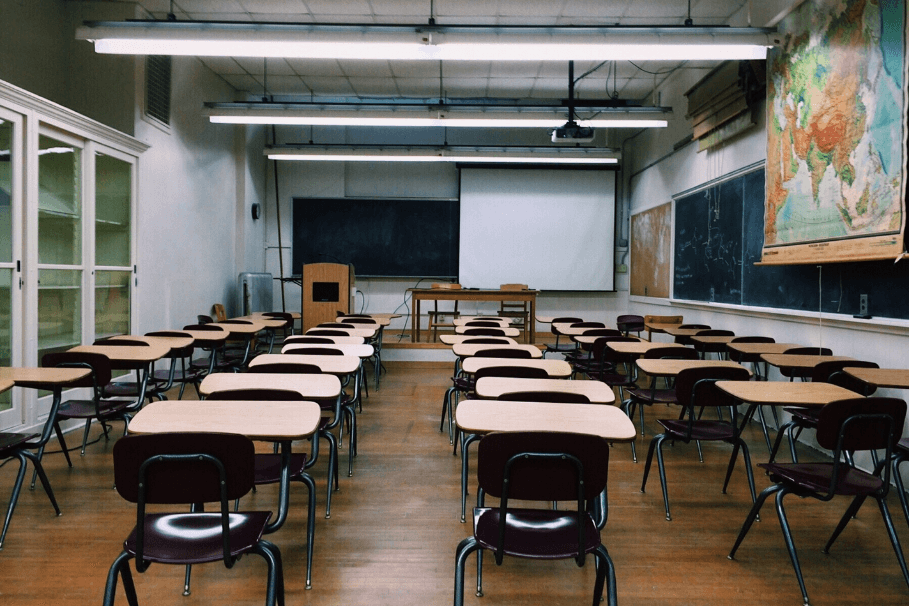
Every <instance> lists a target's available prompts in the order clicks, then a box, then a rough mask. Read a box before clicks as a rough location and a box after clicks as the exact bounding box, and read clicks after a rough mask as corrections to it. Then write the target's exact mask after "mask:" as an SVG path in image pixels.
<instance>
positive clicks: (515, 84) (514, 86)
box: [489, 78, 535, 98]
mask: <svg viewBox="0 0 909 606" xmlns="http://www.w3.org/2000/svg"><path fill="white" fill-rule="evenodd" d="M534 80H535V78H490V79H489V90H490V95H491V96H494V97H506V98H522V97H527V96H528V95H529V94H530V89H531V88H533V83H534ZM492 91H495V93H494V94H493V92H492Z"/></svg>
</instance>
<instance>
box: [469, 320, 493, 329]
mask: <svg viewBox="0 0 909 606" xmlns="http://www.w3.org/2000/svg"><path fill="white" fill-rule="evenodd" d="M464 326H477V327H480V326H485V327H487V328H499V327H501V326H502V322H496V321H492V320H471V321H469V322H465V323H464Z"/></svg>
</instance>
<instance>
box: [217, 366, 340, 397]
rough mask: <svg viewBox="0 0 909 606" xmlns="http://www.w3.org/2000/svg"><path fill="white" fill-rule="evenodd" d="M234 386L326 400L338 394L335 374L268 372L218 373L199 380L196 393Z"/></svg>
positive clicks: (227, 388) (222, 389)
mask: <svg viewBox="0 0 909 606" xmlns="http://www.w3.org/2000/svg"><path fill="white" fill-rule="evenodd" d="M234 389H283V390H287V391H296V392H297V393H299V394H300V395H302V396H303V397H304V398H307V399H312V400H328V399H331V398H337V397H338V396H340V395H341V381H340V380H339V379H338V377H336V376H334V375H325V374H323V375H290V374H287V375H285V374H271V373H264V374H263V373H252V372H246V373H229V372H219V373H215V374H213V375H208V376H207V377H205V378H204V379H202V384H201V385H200V386H199V392H200V393H201V394H202V395H203V396H208V395H211V394H213V393H215V392H216V391H228V390H234Z"/></svg>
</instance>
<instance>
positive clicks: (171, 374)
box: [145, 330, 206, 400]
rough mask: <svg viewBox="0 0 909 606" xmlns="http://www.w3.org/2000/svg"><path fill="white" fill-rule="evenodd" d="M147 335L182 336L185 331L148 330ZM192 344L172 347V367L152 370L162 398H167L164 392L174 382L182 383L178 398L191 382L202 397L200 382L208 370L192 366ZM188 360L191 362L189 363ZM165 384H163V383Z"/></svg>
mask: <svg viewBox="0 0 909 606" xmlns="http://www.w3.org/2000/svg"><path fill="white" fill-rule="evenodd" d="M145 336H147V337H182V336H184V335H183V333H181V332H177V331H167V330H161V331H156V332H147V333H145ZM193 349H194V347H193V346H192V345H188V346H186V347H181V348H178V349H171V352H170V353H169V354H168V356H167V357H168V358H169V359H170V368H169V369H168V370H158V371H152V376H151V379H152V380H153V381H154V382H155V383H156V384H159V385H161V387H160V393H161V394H162V398H163V399H166V396H164V395H163V394H164V393H166V392H167V391H168V390H169V389H170V388H171V387H173V384H174V383H179V384H180V393H179V394H178V395H177V399H178V400H182V399H183V391H184V390H185V389H186V385H187V384H190V385H192V386H193V388H195V390H196V397H197V398H200V399H201V398H202V394H200V393H199V384H200V383H201V382H202V379H204V378H205V375H206V372H205V370H203V369H201V368H193V367H192V357H193ZM187 360H189V362H190V364H189V365H187ZM178 362H179V364H180V369H179V370H177V363H178ZM162 384H163V385H162Z"/></svg>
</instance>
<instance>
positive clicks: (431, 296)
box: [407, 288, 540, 343]
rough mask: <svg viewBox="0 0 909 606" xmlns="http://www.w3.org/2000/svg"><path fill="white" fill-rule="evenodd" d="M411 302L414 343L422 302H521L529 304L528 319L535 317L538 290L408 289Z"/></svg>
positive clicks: (531, 331) (418, 337)
mask: <svg viewBox="0 0 909 606" xmlns="http://www.w3.org/2000/svg"><path fill="white" fill-rule="evenodd" d="M407 292H409V293H410V295H411V301H412V302H413V315H412V316H411V324H410V339H411V341H413V342H414V343H417V342H419V340H420V306H421V303H422V302H423V301H494V302H498V303H503V302H505V301H522V302H527V303H528V304H529V310H528V313H529V317H531V318H534V317H536V308H537V295H538V294H540V291H538V290H471V289H468V288H462V289H459V290H455V289H445V288H408V289H407ZM527 332H528V336H529V339H530V343H533V342H534V332H535V331H534V330H533V327H527Z"/></svg>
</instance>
